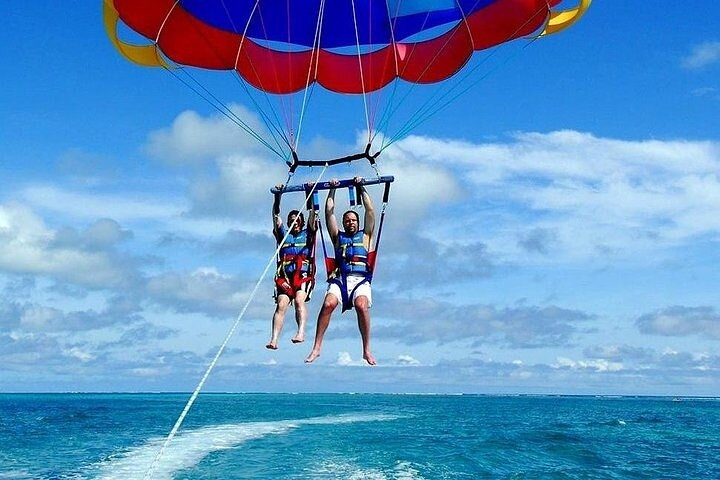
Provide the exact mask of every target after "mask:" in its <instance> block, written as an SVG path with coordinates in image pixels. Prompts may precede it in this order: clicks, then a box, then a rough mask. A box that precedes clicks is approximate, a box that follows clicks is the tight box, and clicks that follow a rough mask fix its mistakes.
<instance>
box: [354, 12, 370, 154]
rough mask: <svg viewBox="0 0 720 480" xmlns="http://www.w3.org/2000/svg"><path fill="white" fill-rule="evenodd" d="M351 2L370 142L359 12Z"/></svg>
mask: <svg viewBox="0 0 720 480" xmlns="http://www.w3.org/2000/svg"><path fill="white" fill-rule="evenodd" d="M350 3H351V5H352V14H353V25H354V26H355V42H356V43H357V56H358V67H359V69H360V85H361V86H362V96H363V106H364V107H365V124H366V125H367V131H368V143H372V142H370V139H371V137H372V135H371V132H372V131H371V127H370V114H369V112H368V100H367V92H366V91H365V75H364V72H363V64H362V52H361V51H360V33H359V31H358V23H357V13H356V12H355V0H351V1H350Z"/></svg>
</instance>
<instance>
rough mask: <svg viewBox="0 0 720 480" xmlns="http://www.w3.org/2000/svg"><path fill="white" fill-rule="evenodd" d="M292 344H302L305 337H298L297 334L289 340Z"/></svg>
mask: <svg viewBox="0 0 720 480" xmlns="http://www.w3.org/2000/svg"><path fill="white" fill-rule="evenodd" d="M290 341H291V342H293V343H302V342H304V341H305V335H300V334H299V333H298V334H297V335H295V336H294V337H293V338H291V339H290Z"/></svg>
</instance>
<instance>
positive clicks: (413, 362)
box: [395, 355, 420, 367]
mask: <svg viewBox="0 0 720 480" xmlns="http://www.w3.org/2000/svg"><path fill="white" fill-rule="evenodd" d="M395 364H396V365H405V366H408V367H417V366H419V365H420V361H419V360H417V359H415V358H413V357H412V356H411V355H398V357H397V358H396V359H395Z"/></svg>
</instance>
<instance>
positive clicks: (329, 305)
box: [305, 293, 338, 363]
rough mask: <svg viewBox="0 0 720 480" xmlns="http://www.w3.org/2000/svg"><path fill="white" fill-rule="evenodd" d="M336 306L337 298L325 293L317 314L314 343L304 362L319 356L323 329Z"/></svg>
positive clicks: (323, 334) (326, 326) (327, 324)
mask: <svg viewBox="0 0 720 480" xmlns="http://www.w3.org/2000/svg"><path fill="white" fill-rule="evenodd" d="M337 306H338V300H337V298H335V295H332V294H330V293H328V294H326V295H325V300H324V301H323V306H322V308H321V309H320V314H319V315H318V320H317V328H316V329H315V343H314V344H313V348H312V351H311V352H310V355H308V356H307V358H306V359H305V363H312V362H313V361H314V360H315V359H316V358H318V357H319V356H320V349H321V348H322V342H323V337H324V336H325V331H326V330H327V328H328V326H329V325H330V316H331V315H332V313H333V311H334V310H335V307H337Z"/></svg>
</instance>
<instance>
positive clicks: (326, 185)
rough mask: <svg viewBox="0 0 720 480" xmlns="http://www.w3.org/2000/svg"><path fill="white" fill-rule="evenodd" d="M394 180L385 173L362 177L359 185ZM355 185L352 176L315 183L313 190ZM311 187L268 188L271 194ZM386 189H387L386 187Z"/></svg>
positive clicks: (310, 187) (309, 186)
mask: <svg viewBox="0 0 720 480" xmlns="http://www.w3.org/2000/svg"><path fill="white" fill-rule="evenodd" d="M394 181H395V177H393V176H392V175H385V176H382V177H378V178H368V179H363V180H362V181H361V182H360V185H377V184H380V183H384V184H385V185H386V186H387V185H388V184H390V183H392V182H394ZM354 185H355V181H354V180H353V179H352V178H349V179H347V180H340V181H338V182H337V183H335V184H332V183H330V182H329V181H326V182H320V183H318V184H317V185H315V191H318V190H330V189H331V188H347V187H352V186H354ZM311 189H312V185H309V184H304V185H285V186H283V187H282V188H277V187H273V188H271V189H270V193H272V194H273V195H277V194H280V195H282V194H284V193H289V192H304V191H310V190H311ZM386 190H387V189H386Z"/></svg>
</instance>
